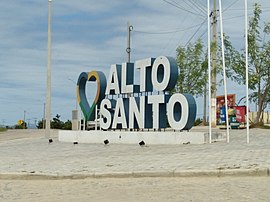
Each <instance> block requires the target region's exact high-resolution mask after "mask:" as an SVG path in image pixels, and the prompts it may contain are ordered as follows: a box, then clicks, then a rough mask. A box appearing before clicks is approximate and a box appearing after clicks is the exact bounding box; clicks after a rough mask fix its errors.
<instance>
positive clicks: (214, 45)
mask: <svg viewBox="0 0 270 202" xmlns="http://www.w3.org/2000/svg"><path fill="white" fill-rule="evenodd" d="M212 18H213V32H212V34H213V36H212V37H213V39H212V51H211V52H212V53H211V55H212V71H211V81H212V85H211V106H212V107H211V115H212V116H211V117H212V120H211V124H212V127H216V123H217V120H216V116H217V115H216V114H217V101H216V96H217V87H216V83H217V1H216V0H214V6H213V11H212ZM209 121H210V120H209Z"/></svg>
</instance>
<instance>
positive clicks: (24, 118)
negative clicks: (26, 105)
mask: <svg viewBox="0 0 270 202" xmlns="http://www.w3.org/2000/svg"><path fill="white" fill-rule="evenodd" d="M25 113H26V111H25V110H24V111H23V129H25V124H26V123H25Z"/></svg>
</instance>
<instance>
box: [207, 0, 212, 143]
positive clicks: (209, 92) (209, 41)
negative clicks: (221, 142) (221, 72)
mask: <svg viewBox="0 0 270 202" xmlns="http://www.w3.org/2000/svg"><path fill="white" fill-rule="evenodd" d="M207 19H208V25H207V26H208V44H207V45H208V103H209V106H208V115H209V120H208V123H209V143H210V144H211V143H212V128H211V127H212V123H211V122H212V116H211V113H212V111H211V109H212V104H211V36H210V35H211V34H210V0H208V1H207Z"/></svg>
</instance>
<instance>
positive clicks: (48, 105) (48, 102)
mask: <svg viewBox="0 0 270 202" xmlns="http://www.w3.org/2000/svg"><path fill="white" fill-rule="evenodd" d="M51 4H52V0H48V62H47V92H46V111H45V112H46V113H45V114H46V115H45V116H46V129H45V137H46V138H48V139H49V142H52V140H51V139H50V133H51V43H52V41H51V38H52V36H51Z"/></svg>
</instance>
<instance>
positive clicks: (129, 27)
mask: <svg viewBox="0 0 270 202" xmlns="http://www.w3.org/2000/svg"><path fill="white" fill-rule="evenodd" d="M132 30H133V26H132V25H130V24H129V22H128V23H127V33H128V36H127V49H126V51H127V54H128V59H127V62H130V52H131V48H130V33H131V31H132Z"/></svg>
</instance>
